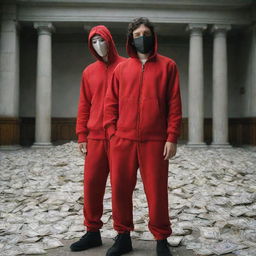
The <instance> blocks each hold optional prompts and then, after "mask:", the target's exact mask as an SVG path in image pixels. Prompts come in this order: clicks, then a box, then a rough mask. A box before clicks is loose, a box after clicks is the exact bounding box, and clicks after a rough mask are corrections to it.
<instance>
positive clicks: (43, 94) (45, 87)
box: [33, 22, 54, 147]
mask: <svg viewBox="0 0 256 256" xmlns="http://www.w3.org/2000/svg"><path fill="white" fill-rule="evenodd" d="M34 27H35V28H36V29H37V30H38V51H37V77H36V124H35V125H36V126H35V131H36V133H35V143H34V145H33V147H49V146H51V145H52V143H51V106H52V99H51V97H52V32H53V31H54V27H53V25H52V24H51V23H45V22H38V23H35V24H34Z"/></svg>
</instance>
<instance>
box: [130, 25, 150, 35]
mask: <svg viewBox="0 0 256 256" xmlns="http://www.w3.org/2000/svg"><path fill="white" fill-rule="evenodd" d="M146 31H149V32H151V30H150V28H148V27H147V26H145V25H144V24H141V25H140V26H139V27H137V28H136V29H134V30H133V34H135V33H138V32H146Z"/></svg>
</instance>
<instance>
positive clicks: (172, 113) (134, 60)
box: [103, 34, 182, 143]
mask: <svg viewBox="0 0 256 256" xmlns="http://www.w3.org/2000/svg"><path fill="white" fill-rule="evenodd" d="M132 41H133V38H132V37H129V38H128V39H127V43H126V50H127V53H128V55H129V56H130V58H128V59H127V60H126V61H124V62H122V63H120V64H119V65H118V66H117V67H116V69H115V71H114V73H113V76H112V79H111V83H110V84H109V87H108V90H107V94H106V98H105V102H104V120H103V126H104V128H105V129H106V131H107V135H108V137H109V138H110V137H111V135H113V134H114V133H116V135H117V136H119V137H122V138H127V139H131V140H138V141H143V140H166V141H170V142H173V143H177V139H178V137H179V136H180V130H181V120H182V105H181V96H180V85H179V73H178V69H177V66H176V63H175V62H174V61H173V60H172V59H170V58H167V57H165V56H162V55H160V54H158V53H157V46H158V45H157V36H156V34H155V35H154V42H155V44H154V50H153V52H152V54H151V56H150V57H149V58H148V60H147V62H146V63H145V64H144V65H142V63H141V61H140V59H139V58H138V56H137V52H136V49H135V48H134V46H132V44H131V42H132Z"/></svg>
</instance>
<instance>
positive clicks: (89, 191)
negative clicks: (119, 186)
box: [83, 139, 109, 231]
mask: <svg viewBox="0 0 256 256" xmlns="http://www.w3.org/2000/svg"><path fill="white" fill-rule="evenodd" d="M86 145H87V156H86V157H85V164H84V208H83V211H84V225H85V226H86V227H87V231H98V230H99V229H100V228H101V227H102V225H103V223H102V221H101V217H102V214H103V197H104V193H105V187H106V182H107V178H108V174H109V164H108V152H109V151H108V148H109V145H108V140H94V139H88V143H87V144H86Z"/></svg>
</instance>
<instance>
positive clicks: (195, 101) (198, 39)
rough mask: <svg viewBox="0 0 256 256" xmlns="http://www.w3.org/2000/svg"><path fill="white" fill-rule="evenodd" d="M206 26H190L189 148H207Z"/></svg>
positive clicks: (188, 28)
mask: <svg viewBox="0 0 256 256" xmlns="http://www.w3.org/2000/svg"><path fill="white" fill-rule="evenodd" d="M206 28H207V25H205V24H189V25H188V27H187V30H189V31H190V43H189V74H188V143H187V146H189V147H206V143H205V142H204V141H203V140H204V100H203V99H204V88H203V87H204V70H203V31H204V30H205V29H206Z"/></svg>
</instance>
